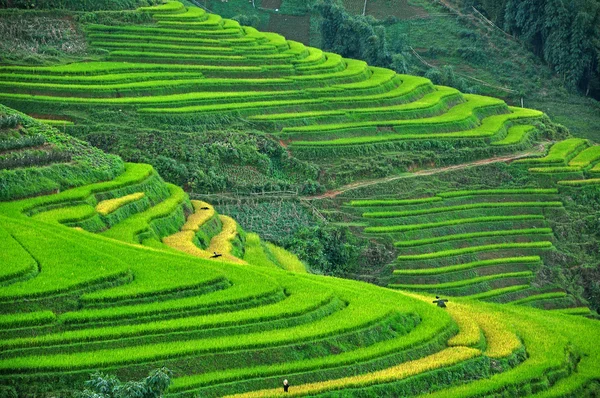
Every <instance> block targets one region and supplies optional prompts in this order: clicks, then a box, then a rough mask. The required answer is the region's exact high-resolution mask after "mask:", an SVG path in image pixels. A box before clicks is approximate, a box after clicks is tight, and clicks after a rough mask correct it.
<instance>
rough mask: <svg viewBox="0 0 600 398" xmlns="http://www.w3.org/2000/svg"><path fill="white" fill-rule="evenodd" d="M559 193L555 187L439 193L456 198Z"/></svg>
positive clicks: (442, 195) (444, 196)
mask: <svg viewBox="0 0 600 398" xmlns="http://www.w3.org/2000/svg"><path fill="white" fill-rule="evenodd" d="M551 194H558V189H555V188H508V189H506V188H497V189H473V190H463V191H449V192H442V193H438V194H437V196H441V197H442V198H455V197H458V196H475V195H551Z"/></svg>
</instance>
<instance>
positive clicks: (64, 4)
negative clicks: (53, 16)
mask: <svg viewBox="0 0 600 398" xmlns="http://www.w3.org/2000/svg"><path fill="white" fill-rule="evenodd" d="M155 3H158V1H157V0H100V1H85V0H2V1H0V8H23V9H39V10H53V9H64V10H73V11H99V10H123V9H135V8H137V7H140V6H144V5H148V4H155Z"/></svg>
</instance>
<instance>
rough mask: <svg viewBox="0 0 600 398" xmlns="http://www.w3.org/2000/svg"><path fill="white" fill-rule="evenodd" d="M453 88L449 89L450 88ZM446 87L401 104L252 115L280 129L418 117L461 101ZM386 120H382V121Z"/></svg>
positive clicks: (445, 108)
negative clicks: (306, 124)
mask: <svg viewBox="0 0 600 398" xmlns="http://www.w3.org/2000/svg"><path fill="white" fill-rule="evenodd" d="M447 91H450V90H447ZM447 91H444V90H439V89H438V91H435V92H433V93H429V94H426V95H425V96H424V97H423V98H422V99H420V100H417V101H413V102H409V103H407V104H401V105H389V106H378V107H372V108H352V107H345V106H340V107H337V109H336V110H327V111H314V112H297V113H293V112H291V113H274V114H266V115H256V116H251V117H250V119H251V120H255V121H257V122H261V125H265V126H266V127H268V128H269V129H273V130H277V129H281V128H284V127H288V126H300V125H302V124H305V123H306V122H308V121H311V122H315V123H319V122H331V121H337V122H338V124H343V123H344V122H353V121H357V120H360V121H368V120H371V121H377V120H381V121H383V120H386V119H396V120H402V119H418V118H421V117H423V118H426V117H432V116H435V115H439V114H441V113H443V112H444V111H446V110H447V109H448V107H450V106H451V105H452V104H453V103H454V102H461V101H462V99H461V97H460V95H459V94H458V93H457V92H455V91H450V92H447ZM382 123H383V122H382Z"/></svg>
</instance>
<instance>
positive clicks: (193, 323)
mask: <svg viewBox="0 0 600 398" xmlns="http://www.w3.org/2000/svg"><path fill="white" fill-rule="evenodd" d="M333 299H334V297H333V296H332V294H331V292H330V291H327V290H324V291H320V290H319V289H317V288H316V287H315V286H314V285H311V284H308V283H306V282H299V283H298V286H297V287H296V288H294V289H292V291H291V293H290V296H289V297H287V298H286V299H285V300H282V301H279V302H277V303H273V304H269V305H265V306H260V307H256V308H251V309H244V310H240V311H234V312H226V313H220V314H212V315H202V316H190V317H182V318H174V319H168V320H160V321H154V322H148V323H142V324H134V325H131V324H128V325H121V326H109V327H97V328H87V329H81V330H73V331H65V332H60V333H53V334H47V335H42V336H38V337H28V338H15V339H8V340H3V341H2V342H0V349H2V350H13V349H17V348H28V347H41V346H51V345H57V344H73V343H76V342H92V341H101V340H110V339H121V338H128V337H136V336H145V335H155V334H162V333H176V332H181V331H187V330H196V329H216V328H223V327H231V326H236V325H245V324H250V323H259V322H267V321H271V320H275V319H281V318H288V317H296V316H300V315H304V314H307V313H309V312H311V311H315V310H317V309H319V308H320V307H323V306H326V305H327V304H328V303H330V302H331V301H332V300H333Z"/></svg>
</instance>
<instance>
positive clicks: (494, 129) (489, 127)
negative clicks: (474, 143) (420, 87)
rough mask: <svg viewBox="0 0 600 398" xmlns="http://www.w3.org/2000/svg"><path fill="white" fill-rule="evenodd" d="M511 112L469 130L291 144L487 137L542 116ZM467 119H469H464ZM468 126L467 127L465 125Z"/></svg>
mask: <svg viewBox="0 0 600 398" xmlns="http://www.w3.org/2000/svg"><path fill="white" fill-rule="evenodd" d="M510 110H511V112H512V113H507V114H503V115H496V116H488V117H485V118H484V119H483V120H482V121H481V125H479V126H478V127H475V128H472V129H470V130H468V129H467V130H462V131H461V130H460V129H458V130H459V131H455V130H456V129H457V127H455V128H454V129H452V130H453V131H450V132H444V133H427V132H426V131H425V130H422V132H421V133H405V134H385V135H381V136H374V135H371V136H363V137H350V138H338V139H331V140H322V141H296V142H294V143H293V144H294V145H295V146H298V147H308V146H315V147H321V146H322V147H325V146H344V145H359V144H376V143H382V142H392V141H403V140H424V139H467V138H469V139H473V138H474V139H477V138H481V139H484V138H485V139H487V138H490V137H493V136H494V135H496V134H499V133H501V131H502V130H503V129H505V124H506V123H507V122H510V121H513V120H519V119H535V118H539V117H541V116H542V113H541V112H539V111H532V110H527V109H521V108H517V109H512V108H511V109H510ZM464 120H465V121H468V120H469V119H464ZM415 128H417V129H424V128H425V125H419V123H416V124H415ZM467 128H468V127H467Z"/></svg>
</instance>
